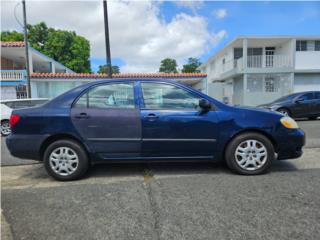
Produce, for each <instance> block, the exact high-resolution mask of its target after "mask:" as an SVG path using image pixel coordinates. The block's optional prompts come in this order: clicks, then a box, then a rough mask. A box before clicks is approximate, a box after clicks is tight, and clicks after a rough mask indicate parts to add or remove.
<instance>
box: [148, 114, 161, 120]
mask: <svg viewBox="0 0 320 240" xmlns="http://www.w3.org/2000/svg"><path fill="white" fill-rule="evenodd" d="M145 118H147V119H149V120H150V121H154V120H156V119H158V118H159V117H158V116H157V115H156V114H154V113H149V114H148V115H147V116H145Z"/></svg>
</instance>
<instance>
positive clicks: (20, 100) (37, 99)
mask: <svg viewBox="0 0 320 240" xmlns="http://www.w3.org/2000/svg"><path fill="white" fill-rule="evenodd" d="M39 100H43V101H46V100H49V99H48V98H20V99H5V100H0V103H8V102H24V101H39Z"/></svg>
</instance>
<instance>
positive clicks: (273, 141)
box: [222, 128, 277, 160]
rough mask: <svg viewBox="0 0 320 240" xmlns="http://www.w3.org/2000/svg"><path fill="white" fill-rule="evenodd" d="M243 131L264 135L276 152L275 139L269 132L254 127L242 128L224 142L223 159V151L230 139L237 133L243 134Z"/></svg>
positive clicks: (224, 149)
mask: <svg viewBox="0 0 320 240" xmlns="http://www.w3.org/2000/svg"><path fill="white" fill-rule="evenodd" d="M245 133H258V134H261V135H263V136H265V137H266V138H267V139H269V140H270V142H271V143H272V145H273V148H274V151H275V152H277V142H276V140H275V139H274V138H273V137H272V135H271V134H269V133H267V132H265V131H263V130H261V129H256V128H252V129H243V130H241V131H239V132H237V133H235V134H234V135H233V136H232V137H231V138H230V139H228V141H227V142H226V144H225V145H224V148H223V156H222V157H223V160H225V153H226V150H227V147H228V145H229V144H230V143H231V141H232V140H233V139H235V138H236V137H237V136H239V135H242V134H245Z"/></svg>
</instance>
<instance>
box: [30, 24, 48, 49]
mask: <svg viewBox="0 0 320 240" xmlns="http://www.w3.org/2000/svg"><path fill="white" fill-rule="evenodd" d="M27 29H28V41H29V42H30V44H31V45H32V47H33V48H35V49H37V50H38V51H43V49H44V45H45V44H46V41H47V40H48V34H49V29H48V27H47V25H46V24H45V23H44V22H40V23H38V24H36V25H30V24H28V25H27Z"/></svg>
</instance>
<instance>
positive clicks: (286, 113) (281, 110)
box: [277, 108, 290, 117]
mask: <svg viewBox="0 0 320 240" xmlns="http://www.w3.org/2000/svg"><path fill="white" fill-rule="evenodd" d="M277 111H278V112H279V113H282V114H283V115H285V116H288V117H290V112H289V110H287V109H285V108H280V109H278V110H277Z"/></svg>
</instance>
